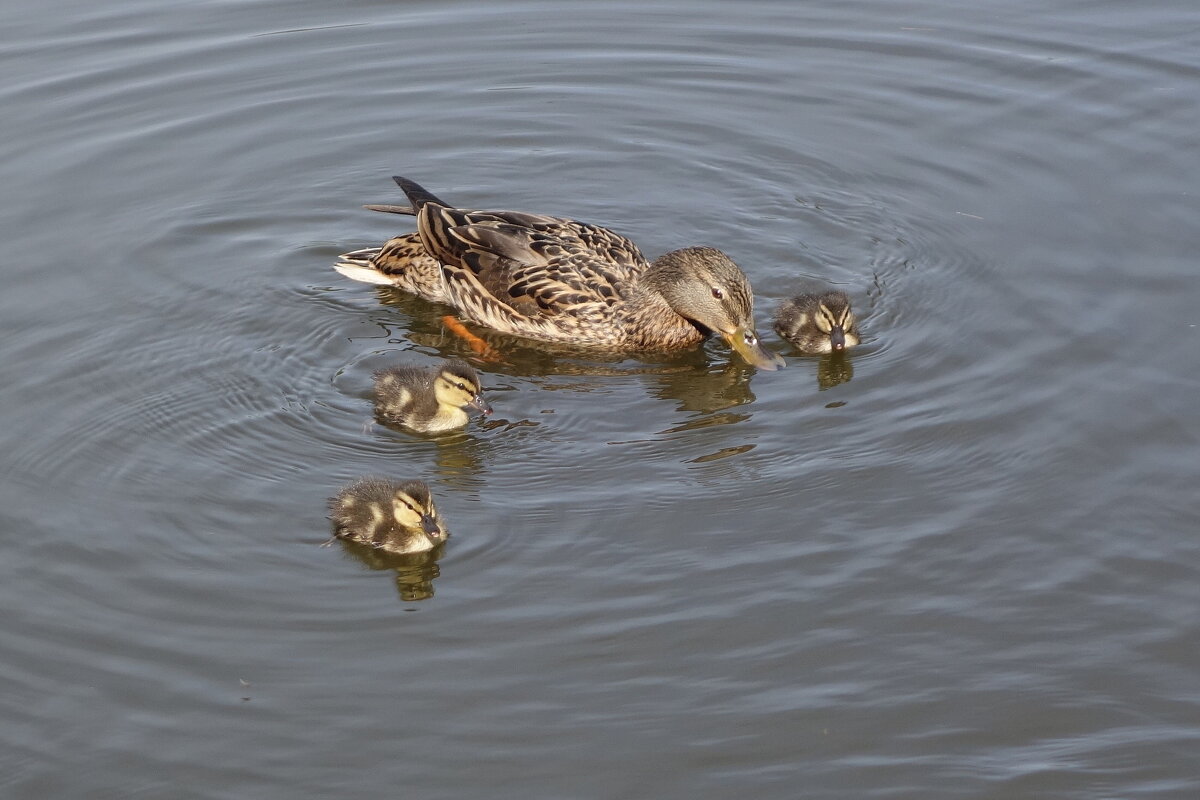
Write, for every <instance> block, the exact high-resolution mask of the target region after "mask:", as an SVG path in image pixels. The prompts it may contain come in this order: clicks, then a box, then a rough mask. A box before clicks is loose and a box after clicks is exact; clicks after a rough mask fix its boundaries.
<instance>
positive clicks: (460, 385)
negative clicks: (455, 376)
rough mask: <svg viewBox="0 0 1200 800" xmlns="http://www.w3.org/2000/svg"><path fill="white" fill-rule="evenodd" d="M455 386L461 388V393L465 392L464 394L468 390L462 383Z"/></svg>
mask: <svg viewBox="0 0 1200 800" xmlns="http://www.w3.org/2000/svg"><path fill="white" fill-rule="evenodd" d="M454 385H455V386H457V387H458V388H459V391H463V392H465V391H466V390H467V387H466V386H465V385H463V384H461V383H456V384H454Z"/></svg>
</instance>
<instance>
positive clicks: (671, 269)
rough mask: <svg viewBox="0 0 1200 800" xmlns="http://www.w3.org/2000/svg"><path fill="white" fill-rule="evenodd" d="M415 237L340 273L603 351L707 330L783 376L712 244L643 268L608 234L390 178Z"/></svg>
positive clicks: (742, 278)
mask: <svg viewBox="0 0 1200 800" xmlns="http://www.w3.org/2000/svg"><path fill="white" fill-rule="evenodd" d="M395 181H396V183H397V184H399V185H400V188H401V189H403V190H404V193H405V194H406V195H407V196H408V199H409V202H411V203H412V206H411V207H408V206H368V207H369V208H373V209H375V210H381V211H391V212H395V213H403V214H412V215H415V216H416V218H417V233H415V234H407V235H405V236H399V237H396V238H394V239H391V240H389V241H388V242H386V243H385V244H384V245H383V246H382V247H376V248H368V249H365V250H356V251H354V252H352V253H347V254H345V255H343V256H342V257H341V258H340V260H339V261H338V263H337V264H335V265H334V266H335V268H336V269H337V270H338V271H339V272H341V273H342V274H343V275H346V276H347V277H349V278H353V279H354V280H359V281H364V282H367V283H375V284H381V285H386V286H396V287H398V288H400V289H403V290H404V291H407V292H412V293H413V294H416V295H418V296H421V297H424V298H425V299H428V300H433V301H436V302H441V303H447V304H449V305H452V306H454V307H456V308H457V309H458V310H459V312H461V313H462V314H463V315H464V317H466V318H467V319H468V320H469V321H471V322H474V323H477V324H481V325H486V326H488V327H490V328H492V329H494V330H498V331H501V332H504V333H511V334H516V335H519V336H525V337H528V338H532V339H537V340H541V341H549V342H564V343H568V344H576V345H584V346H588V347H595V348H599V349H608V350H621V351H635V350H674V349H680V348H686V347H692V346H694V345H697V344H699V343H700V342H702V341H703V340H704V339H705V338H706V337H707V336H708V334H709V333H710V332H715V333H717V334H719V335H720V336H721V338H723V339H724V340H725V341H726V342H727V343H728V344H729V346H730V347H732V348H733V349H734V350H735V351H736V352H737V353H738V354H739V355H741V356H742V357H743V358H744V359H746V360H747V361H748V362H749V363H751V364H753V365H754V366H757V367H760V368H762V369H778V368H779V367H781V366H782V365H783V359H782V358H780V357H779V356H778V355H776V354H774V353H771V352H769V351H767V350H765V349H764V348H763V347H762V345H761V344H760V343H759V340H758V335H757V333H756V332H755V330H754V320H753V312H754V297H753V294H752V292H751V289H750V282H749V281H748V280H747V279H746V275H745V273H743V272H742V270H741V269H740V268H739V267H738V266H737V265H736V264H734V263H733V261H732V260H730V259H729V257H728V256H726V255H725V254H724V253H722V252H721V251H720V250H717V249H715V248H712V247H689V248H685V249H682V250H675V251H672V252H670V253H666V254H665V255H662V256H660V257H659V258H658V259H656V260H655V261H654V262H653V263H650V262H649V261H647V259H646V257H645V256H644V255H642V253H641V251H640V250H639V249H638V247H637V245H635V244H634V243H633V242H631V241H630V240H629V239H626V238H625V237H624V236H620V235H619V234H616V233H614V232H612V231H610V230H608V229H606V228H601V227H598V226H595V225H589V224H587V223H583V222H577V221H575V220H571V219H564V218H558V217H549V216H543V215H540V214H526V213H521V212H514V211H467V210H463V209H458V208H454V207H453V206H450V205H449V204H447V203H445V202H443V201H442V200H439V199H438V198H437V197H435V196H434V195H432V194H430V193H429V192H428V191H426V190H425V189H423V188H422V187H421V186H419V185H417V184H416V183H414V182H412V181H410V180H407V179H405V178H401V177H396V178H395Z"/></svg>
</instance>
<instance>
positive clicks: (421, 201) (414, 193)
mask: <svg viewBox="0 0 1200 800" xmlns="http://www.w3.org/2000/svg"><path fill="white" fill-rule="evenodd" d="M392 180H394V181H395V182H396V185H397V186H399V187H400V188H401V189H403V190H404V194H405V195H406V196H407V197H408V202H410V203H412V204H413V208H415V209H416V210H417V211H420V210H421V206H423V205H425V204H426V203H433V204H434V205H437V206H445V207H446V208H453V207H454V206H452V205H450V204H449V203H447V202H445V201H443V200H439V199H438V198H437V197H436V196H435V195H433V194H430V193H429V192H428V191H426V189H425V187H423V186H421V184H419V183H417V182H416V181H410V180H409V179H408V178H402V177H401V176H399V175H393V176H392Z"/></svg>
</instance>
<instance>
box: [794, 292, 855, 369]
mask: <svg viewBox="0 0 1200 800" xmlns="http://www.w3.org/2000/svg"><path fill="white" fill-rule="evenodd" d="M775 331H776V332H777V333H778V334H779V335H780V336H782V337H783V338H784V339H787V340H788V341H789V342H791V343H792V344H794V345H795V346H796V349H798V350H800V352H802V353H807V354H809V355H817V354H820V353H838V352H841V351H843V350H848V349H850V348H851V347H854V346H855V345H857V344H858V342H859V337H858V323H857V321H856V320H855V319H854V312H852V311H851V310H850V298H849V297H847V296H846V293H845V292H841V291H837V290H834V291H829V292H823V293H821V294H802V295H797V296H796V297H793V298H792V299H790V300H787V301H785V302H784V303H782V304H781V305H780V306H779V310H778V311H776V312H775Z"/></svg>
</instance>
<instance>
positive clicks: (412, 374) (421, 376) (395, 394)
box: [374, 366, 467, 431]
mask: <svg viewBox="0 0 1200 800" xmlns="http://www.w3.org/2000/svg"><path fill="white" fill-rule="evenodd" d="M434 376H435V373H433V372H432V371H431V370H429V369H427V368H425V367H413V366H399V367H390V368H388V369H381V370H379V371H377V372H376V373H375V374H374V378H375V387H374V395H375V413H376V414H378V415H379V416H381V417H383V418H384V419H385V420H387V421H388V422H394V423H396V424H397V425H403V426H404V427H406V428H412V429H414V430H418V431H424V430H427V429H428V426H429V424H430V423H431V421H432V420H433V418H434V417H436V416H437V413H438V401H437V396H436V395H435V394H434V391H433V381H434ZM466 422H467V420H466V414H465V413H464V414H463V420H462V424H464V425H465V424H466Z"/></svg>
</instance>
